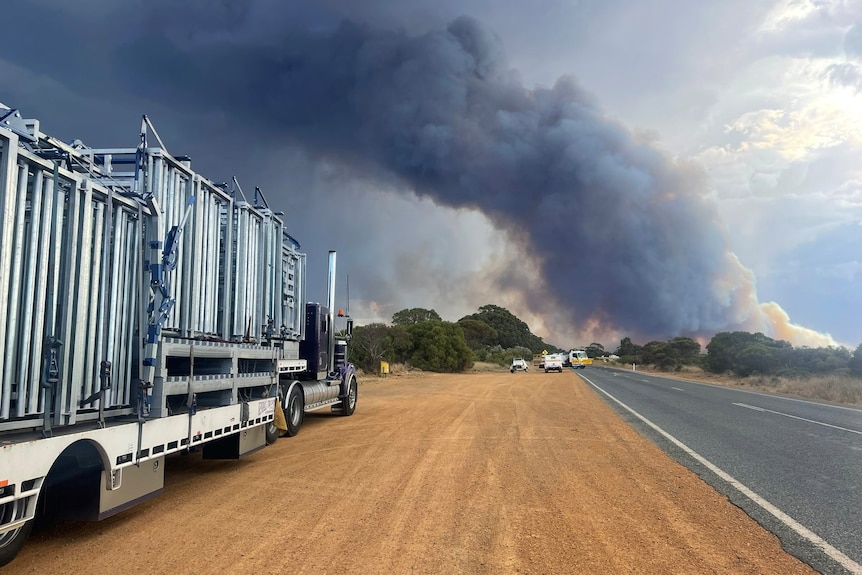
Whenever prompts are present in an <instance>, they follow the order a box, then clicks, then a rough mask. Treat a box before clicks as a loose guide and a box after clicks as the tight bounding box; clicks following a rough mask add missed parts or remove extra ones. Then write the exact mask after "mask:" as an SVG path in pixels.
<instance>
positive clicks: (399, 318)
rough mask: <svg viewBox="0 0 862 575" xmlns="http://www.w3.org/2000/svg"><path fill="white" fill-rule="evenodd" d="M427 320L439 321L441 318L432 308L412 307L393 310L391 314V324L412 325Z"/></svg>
mask: <svg viewBox="0 0 862 575" xmlns="http://www.w3.org/2000/svg"><path fill="white" fill-rule="evenodd" d="M429 320H436V321H440V320H441V318H440V315H439V314H438V313H437V312H436V311H434V310H433V309H425V308H422V307H414V308H410V309H402V310H401V311H397V312H395V313H394V314H393V316H392V325H413V324H415V323H421V322H423V321H429Z"/></svg>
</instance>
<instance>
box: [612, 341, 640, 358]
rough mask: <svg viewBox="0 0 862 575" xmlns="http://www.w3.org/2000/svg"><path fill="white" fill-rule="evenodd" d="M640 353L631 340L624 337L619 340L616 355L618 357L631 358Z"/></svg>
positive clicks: (638, 347)
mask: <svg viewBox="0 0 862 575" xmlns="http://www.w3.org/2000/svg"><path fill="white" fill-rule="evenodd" d="M639 352H640V346H639V345H635V344H633V343H632V340H631V338H629V337H624V338H622V339H621V340H620V346H619V347H618V348H617V355H618V356H620V357H633V356H635V355H637V354H638V353H639Z"/></svg>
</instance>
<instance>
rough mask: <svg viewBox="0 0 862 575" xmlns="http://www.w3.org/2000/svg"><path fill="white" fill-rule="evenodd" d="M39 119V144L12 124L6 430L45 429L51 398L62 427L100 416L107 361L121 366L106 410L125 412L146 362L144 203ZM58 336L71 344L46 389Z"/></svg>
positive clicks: (2, 334) (0, 392) (4, 337)
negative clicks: (98, 399) (139, 308)
mask: <svg viewBox="0 0 862 575" xmlns="http://www.w3.org/2000/svg"><path fill="white" fill-rule="evenodd" d="M31 125H32V126H33V134H34V136H35V137H34V139H35V140H37V142H38V143H36V144H34V145H32V146H31V149H30V150H27V149H24V148H22V147H20V146H19V139H18V137H17V136H16V135H15V134H14V133H11V132H8V131H4V130H0V204H2V210H3V212H2V213H3V217H2V220H0V302H2V305H0V350H2V352H0V429H16V428H25V427H33V422H32V421H29V422H28V420H30V419H33V418H38V419H41V415H42V414H44V410H45V404H46V401H47V402H48V404H49V405H53V407H54V409H53V410H52V413H51V414H49V415H50V417H49V418H48V422H49V423H51V424H52V425H67V424H73V423H75V422H76V421H78V420H81V419H88V418H94V417H95V415H93V414H92V413H88V414H82V413H81V409H82V406H81V401H82V400H85V399H87V398H89V397H90V396H91V395H92V394H93V393H94V392H95V391H97V390H98V389H99V387H100V379H99V365H100V362H101V361H103V360H107V361H110V362H111V364H112V366H113V368H112V373H111V381H110V383H111V386H110V388H109V389H108V390H107V392H106V394H105V406H104V407H105V408H106V409H107V410H108V411H109V412H112V413H119V412H125V411H126V407H125V406H128V405H129V402H130V393H131V382H132V379H133V373H134V372H135V370H136V368H135V366H134V365H133V363H134V362H133V358H132V351H133V349H134V345H133V343H134V342H133V333H134V329H135V322H136V317H135V312H134V310H135V307H136V305H137V294H138V292H139V290H138V286H139V284H140V282H141V274H140V266H139V264H138V253H139V248H140V239H139V238H140V227H139V215H140V208H139V203H138V202H136V201H135V200H134V199H132V198H128V197H124V196H121V195H119V194H116V193H115V192H114V190H113V189H111V188H109V187H106V186H103V185H101V184H99V183H98V182H97V181H96V180H95V179H94V178H93V175H94V174H93V173H92V171H90V170H88V169H86V168H85V167H82V165H83V163H85V158H83V157H82V156H81V155H80V154H79V153H78V152H76V151H75V150H72V149H71V148H69V147H65V146H63V147H58V146H60V144H59V143H57V142H53V141H50V140H49V139H48V138H47V136H44V135H42V134H40V133H39V132H38V125H37V124H35V123H32V124H31ZM31 150H32V151H31ZM45 151H51V152H52V154H47V153H42V154H41V156H46V157H47V156H50V155H53V156H55V157H56V158H57V159H45V158H43V157H41V156H40V154H39V152H45ZM49 337H53V338H56V339H57V340H59V341H60V342H62V345H61V346H60V347H59V348H57V355H56V357H55V359H56V367H57V370H58V373H57V382H56V383H55V384H53V385H52V386H50V387H44V386H43V385H41V384H42V383H43V381H42V379H43V373H44V377H46V378H47V370H46V356H47V353H48V345H47V341H48V338H49ZM92 408H93V404H92V403H90V404H87V405H84V406H83V409H86V410H90V411H92Z"/></svg>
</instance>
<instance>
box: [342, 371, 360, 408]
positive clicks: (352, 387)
mask: <svg viewBox="0 0 862 575" xmlns="http://www.w3.org/2000/svg"><path fill="white" fill-rule="evenodd" d="M358 397H359V389H358V388H357V385H356V378H355V377H354V376H352V375H351V376H350V383H349V384H347V395H346V396H344V399H342V400H341V415H344V416H348V415H353V412H354V411H356V400H357V399H358Z"/></svg>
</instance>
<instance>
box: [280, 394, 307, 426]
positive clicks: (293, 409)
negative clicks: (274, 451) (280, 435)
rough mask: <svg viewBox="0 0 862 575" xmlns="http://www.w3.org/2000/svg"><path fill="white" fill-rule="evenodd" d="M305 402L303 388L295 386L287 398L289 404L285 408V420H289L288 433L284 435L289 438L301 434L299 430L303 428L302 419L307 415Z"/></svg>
mask: <svg viewBox="0 0 862 575" xmlns="http://www.w3.org/2000/svg"><path fill="white" fill-rule="evenodd" d="M304 408H305V400H304V398H303V395H302V388H301V387H300V386H298V385H294V386H293V389H291V390H290V394H289V395H288V396H287V403H286V404H285V406H284V418H285V419H286V420H287V431H285V432H284V434H285V435H286V436H288V437H293V436H295V435H296V434H297V433H299V428H300V427H302V419H303V416H304V415H305V411H304Z"/></svg>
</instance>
